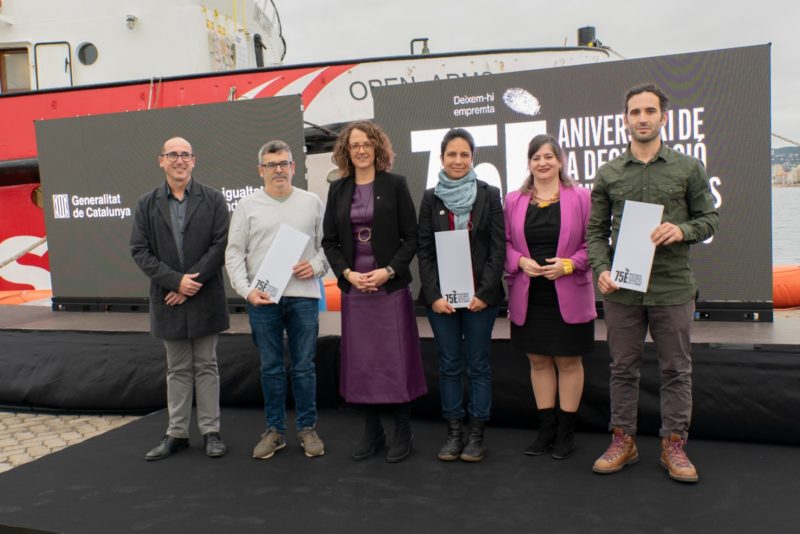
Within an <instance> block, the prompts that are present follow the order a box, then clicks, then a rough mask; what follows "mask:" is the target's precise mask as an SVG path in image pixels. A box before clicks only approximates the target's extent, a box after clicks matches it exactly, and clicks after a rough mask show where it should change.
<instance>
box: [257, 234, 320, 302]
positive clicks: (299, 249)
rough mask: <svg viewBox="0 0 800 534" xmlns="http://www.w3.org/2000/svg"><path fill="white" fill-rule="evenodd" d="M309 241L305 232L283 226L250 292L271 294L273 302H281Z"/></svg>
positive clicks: (276, 235)
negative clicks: (293, 269) (293, 270)
mask: <svg viewBox="0 0 800 534" xmlns="http://www.w3.org/2000/svg"><path fill="white" fill-rule="evenodd" d="M309 239H311V238H310V237H309V236H307V235H306V234H304V233H303V232H300V231H298V230H295V229H294V228H292V227H291V226H288V225H286V224H281V226H280V228H278V233H277V234H275V238H274V239H273V240H272V243H271V244H270V246H269V250H267V253H266V254H265V255H264V259H263V260H262V261H261V266H260V267H259V268H258V272H257V273H256V276H255V278H254V279H253V281H252V282H250V290H251V291H252V290H253V289H258V290H259V291H263V292H265V293H269V298H270V300H271V301H272V302H276V303H277V302H280V300H281V295H283V292H284V290H285V289H286V285H287V284H288V283H289V280H291V278H292V267H294V266H295V265H296V264H297V262H299V261H300V258H301V257H302V256H303V251H304V250H305V249H306V245H307V244H308V240H309Z"/></svg>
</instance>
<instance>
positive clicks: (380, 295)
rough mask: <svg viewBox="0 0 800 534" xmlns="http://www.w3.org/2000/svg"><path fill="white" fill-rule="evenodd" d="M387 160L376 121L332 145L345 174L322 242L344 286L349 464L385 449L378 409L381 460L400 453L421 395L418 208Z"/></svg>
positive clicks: (404, 453) (343, 384)
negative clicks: (415, 265)
mask: <svg viewBox="0 0 800 534" xmlns="http://www.w3.org/2000/svg"><path fill="white" fill-rule="evenodd" d="M393 158H394V152H393V151H392V145H391V143H390V142H389V138H388V137H387V136H386V134H385V133H384V132H383V131H382V130H381V129H380V128H379V127H378V126H377V125H375V124H372V123H370V122H355V123H352V124H350V125H348V126H347V127H346V128H345V129H344V130H343V131H342V132H341V133H340V134H339V138H338V139H337V140H336V145H335V146H334V150H333V160H334V162H335V163H336V165H337V166H338V167H339V171H340V172H341V174H342V176H343V178H342V179H340V180H337V181H335V182H334V183H332V184H331V187H330V189H329V191H328V203H327V207H326V209H325V219H324V223H323V227H324V236H323V239H322V246H323V248H324V249H325V255H326V256H327V257H328V262H329V263H330V265H331V268H332V269H333V272H334V274H335V275H336V277H337V278H338V285H339V288H340V289H341V290H342V350H341V352H342V362H341V373H340V380H339V390H340V392H341V394H342V396H343V397H344V399H345V401H347V402H349V403H354V404H361V405H363V408H364V413H365V431H364V435H363V436H362V438H361V440H360V441H359V442H358V444H357V445H356V448H355V450H354V451H353V459H354V460H363V459H365V458H368V457H370V456H372V455H373V454H375V453H376V452H377V451H378V450H380V449H382V448H383V447H384V445H385V443H386V434H385V433H384V430H383V426H382V425H381V418H380V415H381V407H382V406H385V407H387V408H389V409H390V410H391V412H392V414H393V415H394V420H395V434H394V441H393V443H392V446H391V447H389V450H388V452H387V455H386V459H387V461H389V462H399V461H402V460H404V459H405V458H407V457H408V455H409V454H411V440H412V434H411V424H410V419H411V404H410V403H411V401H412V400H414V399H415V398H417V397H419V396H421V395H424V394H425V393H426V392H427V386H426V384H425V375H424V374H423V370H422V355H421V352H420V343H419V333H418V332H417V322H416V317H415V316H414V307H413V303H412V299H411V290H410V289H409V287H408V285H409V283H410V282H411V272H410V270H409V263H410V262H411V259H412V258H413V257H414V254H415V253H416V249H417V221H416V211H415V209H414V203H413V201H412V200H411V194H410V193H409V191H408V186H407V185H406V180H405V178H404V177H402V176H399V175H396V174H391V173H389V172H388V171H389V170H390V169H391V167H392V159H393Z"/></svg>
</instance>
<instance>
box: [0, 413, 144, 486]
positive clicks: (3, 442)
mask: <svg viewBox="0 0 800 534" xmlns="http://www.w3.org/2000/svg"><path fill="white" fill-rule="evenodd" d="M137 419H139V417H137V416H129V415H48V414H31V413H13V412H0V473H3V472H5V471H8V470H9V469H13V468H14V467H17V466H18V465H22V464H25V463H28V462H32V461H33V460H36V459H37V458H41V457H42V456H45V455H47V454H50V453H53V452H56V451H60V450H61V449H63V448H65V447H69V446H70V445H75V444H76V443H80V442H81V441H84V440H87V439H89V438H92V437H94V436H98V435H100V434H103V433H105V432H108V431H109V430H113V429H115V428H118V427H121V426H122V425H126V424H128V423H130V422H132V421H135V420H137Z"/></svg>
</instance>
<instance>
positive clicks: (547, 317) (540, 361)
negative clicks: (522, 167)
mask: <svg viewBox="0 0 800 534" xmlns="http://www.w3.org/2000/svg"><path fill="white" fill-rule="evenodd" d="M528 169H529V171H530V175H529V176H528V177H527V178H526V179H525V182H524V183H523V184H522V187H521V188H520V190H519V191H514V192H512V193H509V194H508V196H507V197H506V204H505V227H506V267H505V268H506V272H507V273H508V290H509V294H508V312H509V319H510V320H511V343H512V344H513V345H514V347H515V348H516V349H518V350H520V351H522V352H525V353H526V354H527V355H528V360H529V361H530V365H531V384H532V385H533V394H534V398H535V399H536V408H537V410H538V413H539V435H538V437H537V438H536V441H534V442H533V444H531V446H530V447H528V448H527V449H526V450H525V454H528V455H532V456H538V455H540V454H544V453H546V452H547V451H548V450H551V449H552V457H553V458H556V459H559V460H561V459H564V458H566V457H568V456H569V455H570V454H572V452H573V451H574V449H575V445H574V438H573V436H574V427H575V415H576V412H577V411H578V405H579V404H580V399H581V393H582V392H583V364H582V363H581V356H582V355H583V354H588V353H590V352H591V351H592V347H593V345H594V319H595V317H597V313H596V311H595V300H594V287H593V285H592V272H591V268H590V267H589V262H588V258H587V253H586V224H587V222H588V221H589V211H590V193H589V190H588V189H584V188H582V187H580V186H578V185H577V184H576V183H575V182H574V181H573V180H572V179H570V178H569V177H568V176H567V174H566V170H565V159H564V154H563V151H562V149H561V147H560V146H559V144H558V141H556V139H555V138H554V137H552V136H550V135H537V136H536V137H534V138H533V139H532V140H531V142H530V144H529V145H528ZM556 398H558V400H559V412H558V416H557V417H556V410H555V406H556Z"/></svg>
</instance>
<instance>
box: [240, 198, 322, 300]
mask: <svg viewBox="0 0 800 534" xmlns="http://www.w3.org/2000/svg"><path fill="white" fill-rule="evenodd" d="M324 212H325V206H324V205H323V204H322V201H321V200H320V199H319V197H318V196H317V195H315V194H314V193H309V192H308V191H304V190H302V189H298V188H296V187H295V188H293V190H292V194H291V195H290V196H289V198H288V199H286V200H285V201H283V202H279V201H277V200H275V199H274V198H271V197H270V196H269V195H267V194H266V193H265V192H264V189H263V188H261V189H259V190H258V191H256V192H255V193H252V194H251V195H249V196H247V197H245V198H243V199H242V200H241V201H239V204H238V206H236V209H235V210H234V212H233V216H232V217H231V225H230V229H229V230H228V248H227V249H225V268H226V269H227V271H228V277H229V278H230V280H231V285H232V286H233V289H234V290H235V291H236V292H237V293H238V294H240V295H241V296H242V297H244V298H245V299H246V298H247V295H248V294H249V293H250V282H251V281H252V280H253V279H254V278H255V276H256V274H257V273H258V268H259V267H260V266H261V262H262V261H263V259H264V256H265V255H266V253H267V250H269V247H270V245H271V244H272V240H273V239H274V238H275V235H276V234H277V233H278V228H280V226H281V224H287V225H289V226H291V227H292V228H294V229H295V230H297V231H299V232H303V233H304V234H306V235H308V236H310V237H311V239H309V241H308V245H306V248H305V250H304V251H303V255H302V257H301V258H300V261H304V260H308V261H309V262H310V263H311V266H312V267H313V268H314V278H310V279H308V280H298V279H297V278H295V277H294V276H293V277H292V278H291V279H290V280H289V284H288V285H287V286H286V289H285V290H284V292H283V296H285V297H309V298H320V292H319V283H318V281H317V278H319V277H321V276H324V275H325V273H326V272H327V270H328V263H327V260H326V259H325V253H324V252H323V250H322V217H323V215H324Z"/></svg>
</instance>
